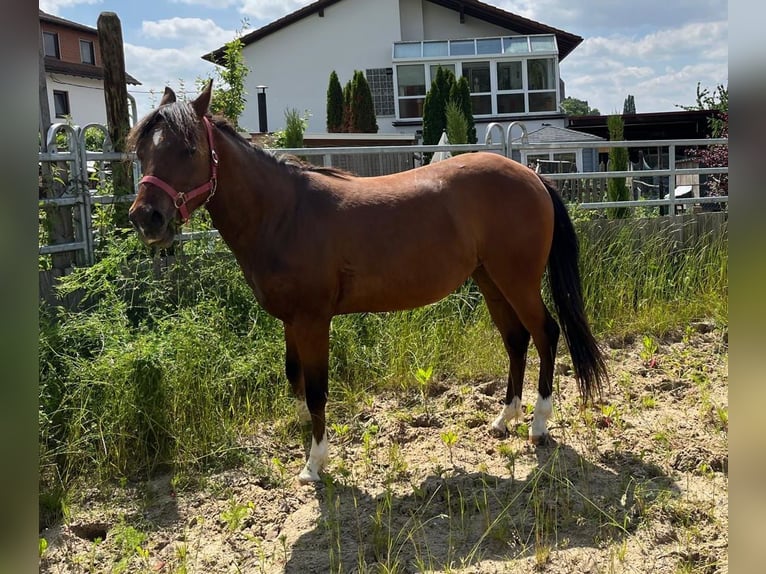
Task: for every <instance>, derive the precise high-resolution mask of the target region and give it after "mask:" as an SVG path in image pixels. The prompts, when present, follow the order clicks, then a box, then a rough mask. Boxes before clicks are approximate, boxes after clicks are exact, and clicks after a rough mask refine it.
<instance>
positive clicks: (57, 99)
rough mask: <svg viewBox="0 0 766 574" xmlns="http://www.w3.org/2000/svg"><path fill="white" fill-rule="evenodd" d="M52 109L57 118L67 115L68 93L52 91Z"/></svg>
mask: <svg viewBox="0 0 766 574" xmlns="http://www.w3.org/2000/svg"><path fill="white" fill-rule="evenodd" d="M53 107H54V109H55V111H56V117H57V118H63V117H66V116H68V115H69V93H68V92H61V91H59V90H53Z"/></svg>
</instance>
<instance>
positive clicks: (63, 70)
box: [45, 56, 141, 86]
mask: <svg viewBox="0 0 766 574" xmlns="http://www.w3.org/2000/svg"><path fill="white" fill-rule="evenodd" d="M45 71H46V72H48V73H49V74H66V75H67V76H79V77H81V78H90V79H92V80H103V79H104V68H102V67H101V66H94V65H92V64H78V63H75V62H65V61H63V60H59V59H57V58H51V57H50V56H46V57H45ZM125 83H127V84H131V85H133V86H140V85H141V82H139V81H138V80H136V79H135V78H134V77H133V76H131V75H130V74H128V73H127V72H125Z"/></svg>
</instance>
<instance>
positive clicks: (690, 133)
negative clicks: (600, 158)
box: [568, 110, 716, 140]
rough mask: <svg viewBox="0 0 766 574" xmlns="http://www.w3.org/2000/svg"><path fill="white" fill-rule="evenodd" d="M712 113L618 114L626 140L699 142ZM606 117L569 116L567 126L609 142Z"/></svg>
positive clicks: (708, 133)
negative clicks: (693, 140) (683, 140)
mask: <svg viewBox="0 0 766 574" xmlns="http://www.w3.org/2000/svg"><path fill="white" fill-rule="evenodd" d="M715 114H716V111H715V110H683V111H674V112H650V113H645V114H622V116H621V117H622V121H623V124H624V126H623V131H624V133H625V139H626V140H660V139H700V138H706V137H708V136H709V135H710V124H709V120H710V118H712V117H714V116H715ZM608 117H609V116H569V121H568V127H569V128H570V129H573V130H577V131H579V132H584V133H589V134H595V135H599V136H602V137H603V138H605V139H609V128H608V127H607V118H608Z"/></svg>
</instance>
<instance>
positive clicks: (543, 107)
mask: <svg viewBox="0 0 766 574" xmlns="http://www.w3.org/2000/svg"><path fill="white" fill-rule="evenodd" d="M527 75H528V82H529V92H530V93H529V111H530V112H554V111H556V61H555V60H554V59H552V58H545V59H539V60H537V59H536V60H528V61H527Z"/></svg>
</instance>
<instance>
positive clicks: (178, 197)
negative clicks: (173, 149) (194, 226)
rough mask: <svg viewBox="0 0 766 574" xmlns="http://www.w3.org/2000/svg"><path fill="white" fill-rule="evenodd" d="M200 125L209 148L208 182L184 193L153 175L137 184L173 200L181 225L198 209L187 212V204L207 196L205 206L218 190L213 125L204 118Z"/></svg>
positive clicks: (145, 177)
mask: <svg viewBox="0 0 766 574" xmlns="http://www.w3.org/2000/svg"><path fill="white" fill-rule="evenodd" d="M202 123H203V124H204V126H205V131H206V132H207V141H208V144H209V147H210V173H211V175H210V179H209V180H208V181H206V182H205V183H203V184H202V185H200V186H198V187H195V188H194V189H192V190H191V191H186V192H178V191H176V190H175V189H173V186H172V185H170V184H169V183H167V182H165V181H163V180H161V179H160V178H159V177H155V176H153V175H145V176H144V177H142V178H141V180H140V181H139V182H138V183H139V185H140V184H142V183H150V184H152V185H154V186H156V187H159V188H160V189H161V190H162V191H164V192H165V193H167V194H168V195H169V196H170V198H171V199H172V200H173V204H174V205H175V206H176V209H177V210H178V213H179V214H180V215H181V223H186V222H187V221H188V220H189V217H191V214H192V213H193V212H194V210H195V209H196V208H197V207H199V205H198V206H196V207H192V208H191V211H190V210H189V207H188V204H189V203H190V202H191V201H192V200H193V199H195V198H196V197H198V196H200V195H204V194H208V195H207V199H206V200H205V201H204V204H207V203H208V202H209V201H210V200H211V199H212V198H213V196H214V195H215V192H216V190H217V189H218V154H217V153H216V151H215V145H214V142H213V124H211V123H210V120H208V119H207V117H205V116H203V117H202ZM200 205H202V204H200Z"/></svg>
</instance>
